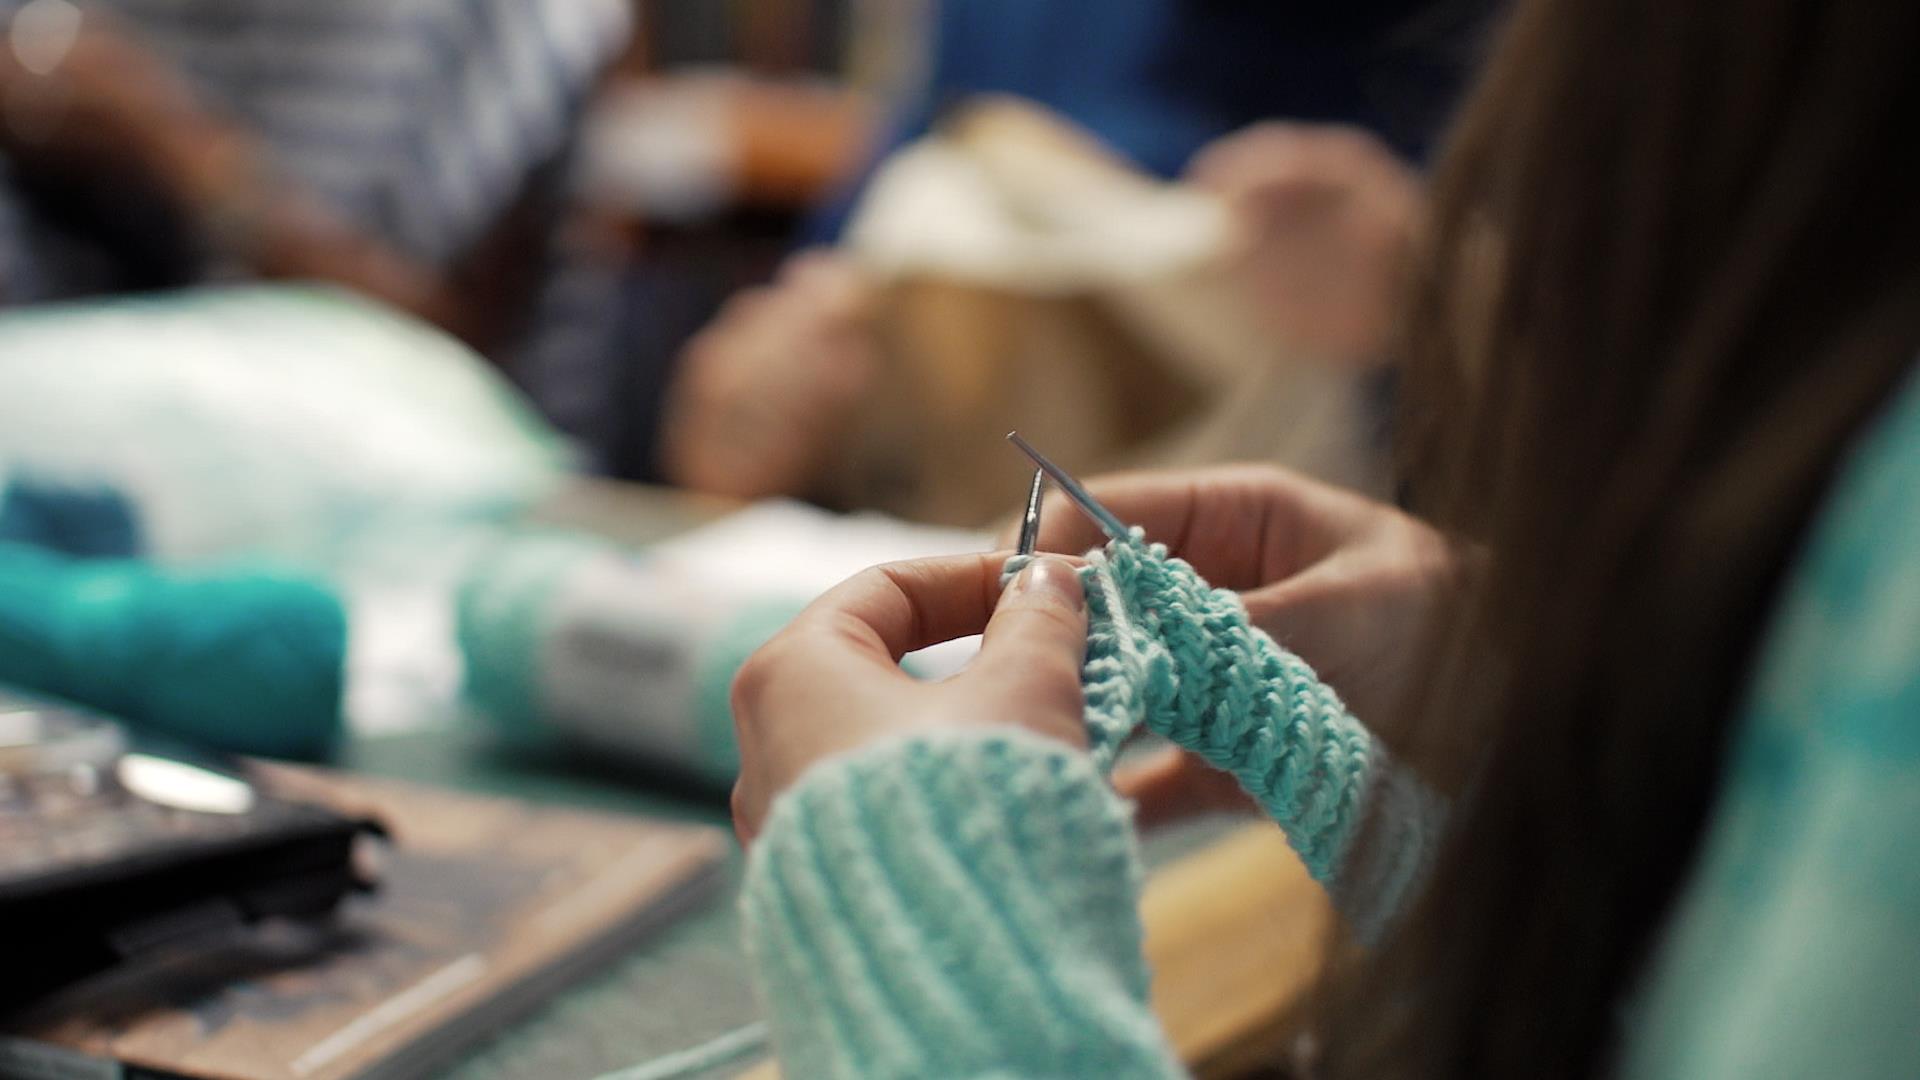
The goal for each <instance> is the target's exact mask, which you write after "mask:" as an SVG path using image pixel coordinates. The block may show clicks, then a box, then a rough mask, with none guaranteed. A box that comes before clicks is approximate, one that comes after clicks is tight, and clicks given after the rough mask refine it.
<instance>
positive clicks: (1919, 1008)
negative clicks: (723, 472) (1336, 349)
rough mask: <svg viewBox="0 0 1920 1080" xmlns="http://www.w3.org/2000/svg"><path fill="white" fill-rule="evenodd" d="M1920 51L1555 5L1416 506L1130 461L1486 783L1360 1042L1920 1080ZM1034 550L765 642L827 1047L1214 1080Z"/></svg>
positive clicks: (875, 1069)
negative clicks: (1148, 906)
mask: <svg viewBox="0 0 1920 1080" xmlns="http://www.w3.org/2000/svg"><path fill="white" fill-rule="evenodd" d="M1915 55H1920V7H1916V6H1915V5H1911V4H1901V3H1890V2H1889V3H1881V2H1875V0H1863V2H1858V3H1852V2H1847V3H1834V2H1831V0H1771V2H1765V3H1750V4H1744V5H1732V4H1723V3H1713V2H1707V0H1657V2H1656V0H1616V2H1610V3H1605V4H1601V3H1594V2H1586V3H1570V2H1562V3H1555V2H1549V0H1534V2H1522V3H1519V4H1518V5H1516V7H1515V9H1514V10H1513V12H1512V14H1511V16H1510V18H1509V20H1508V22H1507V25H1506V26H1505V27H1504V29H1503V30H1502V32H1501V34H1500V37H1499V39H1498V42H1497V44H1496V47H1495V49H1494V51H1493V54H1492V56H1491V58H1490V60H1489V63H1488V65H1487V67H1486V70H1485V71H1484V73H1483V75H1482V78H1481V80H1480V83H1479V85H1478V86H1477V88H1476V89H1475V90H1474V91H1473V93H1472V94H1471V96H1470V98H1469V100H1468V102H1467V103H1466V105H1465V107H1464V109H1463V112H1462V114H1461V115H1460V117H1459V118H1458V120H1457V122H1456V125H1455V128H1454V130H1453V132H1452V134H1451V138H1450V141H1449V143H1448V145H1447V147H1446V149H1445V151H1444V153H1443V156H1442V159H1441V162H1440V164H1439V166H1438V168H1437V170H1436V174H1435V177H1434V182H1433V187H1434V196H1433V207H1432V217H1431V221H1430V222H1429V227H1428V228H1429V231H1428V237H1427V246H1426V253H1425V257H1424V260H1423V262H1422V265H1421V266H1420V267H1419V273H1418V275H1417V281H1418V288H1417V295H1416V296H1415V298H1414V300H1413V302H1412V303H1411V305H1410V307H1409V316H1408V319H1407V333H1406V335H1405V340H1406V342H1407V346H1406V350H1405V353H1406V357H1407V365H1406V372H1405V377H1404V379H1403V382H1402V385H1401V390H1400V393H1401V398H1402V402H1403V405H1404V409H1405V416H1404V417H1403V419H1402V423H1401V424H1400V427H1399V434H1400V437H1401V440H1402V450H1403V454H1402V460H1403V462H1404V466H1405V473H1404V477H1405V481H1406V490H1407V491H1408V493H1409V496H1410V501H1411V504H1412V506H1413V508H1414V509H1415V510H1416V511H1417V514H1418V516H1414V515H1411V514H1407V513H1403V512H1401V511H1399V510H1396V509H1394V508H1390V507H1387V506H1382V505H1378V504H1373V503H1369V502H1367V501H1365V500H1362V499H1360V498H1358V497H1356V496H1352V495H1349V494H1346V493H1343V492H1339V491H1336V490H1333V489H1330V488H1325V487H1322V486H1319V485H1316V484H1313V483H1311V482H1309V481H1306V480H1304V479H1302V478H1299V477H1296V476H1292V475H1290V474H1286V473H1282V472H1279V471H1277V470H1267V469H1260V468H1248V467H1240V468H1230V469H1219V470H1212V471H1206V472H1199V473H1189V474H1182V475H1151V474H1148V475H1140V476H1133V477H1123V478H1118V479H1116V480H1113V481H1111V482H1109V483H1107V484H1105V485H1097V486H1096V487H1095V493H1096V494H1097V495H1100V496H1101V497H1102V498H1103V500H1104V501H1106V502H1107V503H1108V504H1109V505H1110V506H1111V507H1112V509H1113V510H1115V511H1116V512H1117V513H1118V514H1119V515H1120V516H1121V517H1123V518H1125V519H1127V520H1129V521H1131V522H1134V523H1137V524H1139V525H1142V526H1143V527H1144V528H1145V530H1146V532H1147V534H1148V536H1149V538H1151V539H1155V540H1161V541H1164V542H1166V543H1167V544H1168V545H1169V546H1170V547H1171V548H1173V550H1174V553H1175V554H1178V555H1181V556H1183V557H1184V558H1186V559H1187V560H1189V561H1190V562H1191V563H1192V564H1193V565H1194V566H1195V567H1196V568H1197V569H1198V570H1199V571H1200V572H1201V573H1202V574H1204V575H1206V576H1207V578H1208V579H1209V580H1210V581H1211V582H1212V583H1213V584H1215V585H1219V586H1223V587H1228V588H1233V589H1237V590H1240V591H1241V592H1242V594H1243V597H1244V599H1245V602H1246V605H1247V609H1248V613H1249V615H1250V617H1251V618H1252V619H1253V621H1254V622H1255V623H1256V624H1257V625H1259V626H1260V627H1261V628H1263V629H1265V630H1267V631H1269V632H1270V633H1272V634H1273V635H1274V637H1275V638H1276V639H1277V640H1278V641H1279V642H1280V643H1281V644H1283V645H1285V646H1287V647H1288V648H1290V649H1292V650H1293V651H1295V652H1297V653H1298V654H1299V655H1300V656H1301V657H1302V658H1304V659H1305V660H1306V661H1307V662H1309V663H1311V664H1312V665H1313V666H1314V667H1315V668H1316V669H1317V670H1318V672H1319V673H1320V675H1321V676H1322V677H1323V678H1324V679H1325V680H1326V681H1327V682H1329V683H1330V684H1331V685H1332V686H1333V687H1335V688H1336V689H1337V690H1338V691H1339V692H1340V693H1341V695H1342V696H1343V697H1344V698H1345V699H1346V702H1347V704H1348V706H1349V707H1350V708H1351V710H1352V713H1353V714H1354V715H1355V716H1357V717H1358V718H1359V719H1360V720H1361V721H1363V722H1365V723H1366V724H1367V725H1368V727H1370V728H1371V729H1372V731H1373V733H1374V735H1375V736H1377V737H1378V738H1379V739H1381V740H1382V742H1383V743H1384V744H1385V745H1387V746H1390V747H1391V748H1392V756H1393V759H1394V761H1395V762H1396V763H1397V765H1396V767H1397V768H1402V769H1405V770H1407V771H1408V772H1410V773H1411V774H1415V775H1417V776H1418V777H1420V781H1419V782H1420V783H1421V784H1423V785H1425V786H1426V787H1428V788H1429V789H1430V790H1431V791H1432V792H1434V793H1435V795H1434V799H1435V801H1436V803H1444V804H1445V806H1446V811H1445V817H1444V822H1443V824H1440V825H1437V826H1436V829H1437V832H1436V835H1437V837H1438V840H1437V842H1436V847H1435V850H1434V851H1433V853H1432V855H1431V858H1430V860H1428V861H1427V862H1424V863H1423V864H1422V865H1421V867H1420V874H1419V877H1418V880H1417V881H1416V882H1415V883H1414V885H1413V887H1412V888H1411V889H1410V891H1409V892H1408V893H1407V895H1406V896H1405V897H1404V899H1401V900H1399V901H1398V902H1397V903H1395V904H1394V905H1392V910H1390V911H1388V912H1387V913H1386V917H1385V919H1384V921H1383V923H1382V925H1381V927H1380V929H1379V933H1378V935H1377V938H1378V940H1377V941H1375V942H1373V943H1372V944H1370V945H1369V946H1368V947H1367V948H1364V949H1361V950H1356V951H1354V952H1353V953H1352V954H1351V955H1352V958H1351V959H1348V958H1347V957H1348V956H1349V953H1348V952H1347V951H1343V952H1342V953H1341V960H1340V962H1339V963H1337V964H1336V965H1334V966H1333V967H1332V968H1331V969H1330V975H1329V980H1330V982H1329V986H1328V988H1327V993H1326V994H1325V995H1324V1005H1325V1009H1324V1015H1323V1016H1322V1018H1321V1021H1320V1025H1319V1034H1320V1036H1321V1037H1320V1038H1319V1039H1318V1040H1317V1042H1318V1044H1319V1045H1320V1046H1321V1047H1322V1050H1323V1054H1322V1060H1321V1061H1320V1063H1319V1066H1320V1071H1321V1072H1323V1073H1324V1075H1326V1076H1329V1077H1336V1078H1337V1077H1363V1078H1376V1077H1380V1078H1384V1077H1396V1078H1397V1077H1475V1078H1484V1077H1561V1076H1566V1077H1599V1076H1630V1077H1669V1076H1671V1077H1719V1076H1727V1077H1733V1076H1738V1077H1759V1076H1782V1077H1786V1076H1793V1077H1801V1076H1809V1075H1815V1074H1818V1075H1822V1076H1826V1077H1835V1078H1854V1077H1911V1076H1920V1034H1917V1033H1920V1021H1917V1020H1916V1017H1920V376H1916V374H1915V372H1916V370H1920V369H1916V364H1915V358H1916V355H1920V199H1916V198H1915V197H1914V193H1915V192H1916V191H1920V154H1915V153H1914V152H1913V148H1912V145H1911V142H1912V138H1913V134H1914V133H1915V132H1916V131H1920V65H1916V64H1914V63H1913V62H1912V57H1914V56H1915ZM1049 525H1050V529H1049V535H1047V536H1046V537H1045V543H1046V546H1048V548H1049V549H1050V550H1068V551H1072V550H1081V549H1083V548H1085V547H1087V546H1089V545H1091V544H1092V543H1093V542H1094V541H1095V540H1096V539H1097V536H1096V535H1095V534H1094V533H1093V532H1092V530H1091V529H1090V528H1087V527H1084V526H1082V525H1081V524H1080V523H1078V522H1076V521H1075V520H1073V518H1072V516H1071V515H1070V514H1068V513H1065V512H1054V513H1052V514H1050V516H1049ZM1004 558H1005V556H1004V554H1002V555H982V556H968V557H960V558H953V559H945V560H930V561H924V562H918V563H911V564H899V565H895V566H891V567H884V568H880V569H878V570H875V571H870V572H868V573H867V574H864V575H862V576H860V577H858V578H855V579H853V580H852V581H850V582H848V583H847V584H846V585H843V586H842V587H840V588H839V589H837V590H835V591H834V592H832V593H830V594H828V595H827V596H826V597H824V598H823V599H822V600H821V601H819V602H818V603H817V604H816V605H815V606H814V607H813V608H812V609H810V610H809V611H808V612H807V613H806V614H804V615H802V616H801V617H800V618H799V619H798V620H796V621H795V623H794V624H793V625H792V626H791V627H790V628H789V629H788V630H787V631H785V632H783V633H782V634H781V635H780V636H779V637H777V638H775V639H774V641H773V642H771V643H770V644H769V645H768V646H767V647H766V648H765V649H764V650H763V651H762V652H761V653H759V654H758V655H757V656H756V657H755V658H754V659H753V660H752V661H751V662H750V663H749V664H748V666H747V667H746V668H745V669H744V670H743V672H742V674H741V676H740V679H739V680H738V682H737V684H736V687H735V711H736V720H737V723H738V726H739V731H740V735H741V745H742V754H743V764H744V767H743V773H742V778H741V781H740V785H739V787H738V788H737V789H736V792H735V814H736V821H737V823H738V826H739V828H740V831H741V834H742V836H743V837H747V838H749V839H750V840H751V841H752V842H753V847H754V850H753V852H752V857H751V862H750V872H749V878H748V882H747V886H746V897H745V910H746V913H747V932H748V938H749V945H750V946H751V948H752V949H753V952H754V955H755V959H756V964H757V968H758V971H759V973H760V976H761V980H762V984H763V987H764V989H765V991H766V999H767V1007H768V1009H769V1012H770V1016H771V1019H772V1021H773V1025H774V1030H775V1034H776V1037H777V1040H778V1044H779V1048H780V1052H781V1056H782V1059H783V1061H785V1062H786V1063H787V1064H788V1066H789V1068H790V1069H791V1070H792V1072H793V1073H794V1074H795V1075H801V1076H806V1077H809V1078H812V1077H829V1076H901V1077H905V1076H917V1077H948V1076H956V1077H959V1076H964V1077H987V1076H993V1077H1038V1076H1069V1075H1071V1076H1091V1075H1101V1074H1105V1075H1111V1076H1117V1077H1130V1076H1164V1075H1174V1074H1177V1071H1178V1066H1177V1064H1175V1063H1174V1062H1173V1061H1172V1058H1171V1054H1170V1051H1169V1050H1168V1049H1167V1047H1166V1044H1165V1040H1164V1037H1163V1036H1162V1035H1161V1033H1160V1032H1159V1030H1158V1028H1157V1027H1156V1026H1155V1024H1154V1022H1153V1020H1152V1016H1151V1013H1150V1011H1149V1010H1148V1007H1147V1003H1146V1001H1145V973H1144V970H1143V969H1144V963H1143V961H1142V959H1141V956H1140V952H1139V940H1138V924H1137V921H1136V920H1135V918H1134V916H1133V914H1132V911H1133V905H1134V903H1135V900H1136V890H1137V886H1138V881H1139V876H1140V875H1139V868H1138V861H1137V857H1136V855H1135V853H1134V848H1133V844H1132V839H1131V829H1130V824H1129V821H1128V815H1127V811H1126V809H1125V806H1124V804H1123V802H1122V801H1121V800H1120V798H1119V797H1117V796H1116V795H1115V794H1114V793H1113V791H1112V790H1111V789H1110V788H1109V787H1108V786H1107V785H1106V783H1105V782H1104V780H1103V779H1102V778H1101V777H1100V775H1099V774H1098V772H1097V770H1096V769H1094V767H1093V766H1092V765H1091V763H1090V762H1089V760H1088V759H1087V757H1086V755H1085V753H1084V751H1083V748H1084V747H1085V745H1086V741H1087V736H1086V732H1085V729H1084V726H1083V724H1082V720H1081V717H1082V708H1083V699H1082V692H1081V659H1082V657H1083V655H1084V654H1085V650H1086V640H1085V635H1086V626H1087V614H1086V603H1085V601H1084V598H1083V596H1082V592H1081V585H1080V581H1079V579H1078V578H1077V577H1076V575H1075V573H1074V570H1073V567H1072V566H1070V565H1069V564H1067V563H1065V562H1063V561H1061V560H1057V559H1041V560H1039V561H1037V562H1036V563H1034V564H1033V565H1031V566H1030V567H1029V568H1028V569H1027V570H1026V571H1024V572H1023V573H1022V574H1021V575H1020V577H1019V578H1017V579H1016V580H1015V582H1014V584H1013V585H1012V586H1011V587H1010V588H1009V589H1008V590H1007V591H1006V592H1005V593H1004V594H1002V593H1001V591H1000V589H999V587H998V576H999V572H1000V567H1001V565H1002V563H1003V561H1004ZM983 627H984V628H985V631H986V639H985V643H984V645H983V648H982V651H981V654H980V656H979V658H978V659H977V661H976V662H975V664H974V665H973V666H972V667H970V668H969V669H968V671H967V672H965V673H963V674H962V675H960V676H958V677H956V678H954V679H950V680H947V681H945V682H942V683H937V684H922V683H916V682H913V681H911V680H910V679H908V678H907V677H906V676H904V675H903V674H901V673H900V672H899V671H898V668H897V666H896V664H895V660H896V659H897V657H898V655H899V654H900V653H901V652H902V651H904V650H907V649H911V648H915V647H918V646H920V645H923V644H926V643H928V642H931V641H936V640H941V639H944V638H949V637H954V636H959V635H964V634H968V633H973V632H977V631H980V630H981V629H982V628H983ZM1221 783H1223V781H1221V780H1220V779H1219V778H1218V776H1217V775H1215V774H1211V773H1209V772H1207V771H1206V769H1205V767H1204V766H1202V765H1200V764H1199V763H1198V762H1197V761H1196V760H1195V759H1193V758H1191V757H1188V758H1184V759H1180V760H1175V761H1169V762H1163V763H1161V764H1159V765H1158V766H1156V767H1155V769H1154V770H1153V771H1152V772H1151V773H1150V774H1149V775H1147V776H1146V778H1145V779H1144V780H1140V781H1136V782H1135V783H1134V784H1133V785H1132V786H1131V787H1130V789H1129V790H1131V791H1133V792H1135V793H1137V794H1139V795H1140V796H1141V798H1142V800H1143V801H1142V807H1143V810H1147V811H1152V810H1155V809H1156V806H1157V801H1156V800H1157V798H1158V796H1159V795H1160V794H1163V793H1165V792H1169V791H1175V792H1187V793H1194V792H1201V793H1204V792H1209V791H1215V790H1217V789H1218V787H1219V786H1220V785H1221ZM1376 801H1377V800H1376ZM1355 813H1356V814H1357V815H1359V816H1360V817H1361V818H1363V819H1371V818H1374V817H1378V816H1380V811H1379V809H1378V807H1369V806H1364V805H1363V806H1361V807H1359V808H1358V809H1357V810H1356V811H1355ZM1289 824H1291V823H1290V822H1287V821H1284V820H1283V821H1282V825H1283V826H1285V825H1289ZM1355 831H1356V835H1357V837H1358V839H1356V840H1355V841H1354V844H1355V845H1356V846H1357V847H1358V848H1362V849H1364V848H1365V847H1366V845H1367V844H1368V843H1369V841H1368V829H1367V828H1366V827H1356V830H1355ZM1293 839H1295V842H1296V845H1298V844H1299V842H1300V838H1299V837H1297V836H1295V837H1293ZM1335 897H1336V900H1337V901H1339V902H1340V903H1342V904H1343V905H1344V904H1347V903H1349V902H1357V903H1360V904H1362V905H1364V904H1365V903H1367V900H1366V898H1364V897H1358V898H1356V897H1350V896H1348V895H1346V894H1344V893H1343V891H1342V890H1340V889H1336V890H1335Z"/></svg>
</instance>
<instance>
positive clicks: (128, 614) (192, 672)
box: [0, 546, 347, 758]
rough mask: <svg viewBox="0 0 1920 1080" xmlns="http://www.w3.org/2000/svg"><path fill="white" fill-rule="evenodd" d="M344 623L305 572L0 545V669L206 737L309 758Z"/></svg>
mask: <svg viewBox="0 0 1920 1080" xmlns="http://www.w3.org/2000/svg"><path fill="white" fill-rule="evenodd" d="M346 641H347V623H346V613H345V611H344V609H343V608H342V606H341V604H340V601H339V599H338V598H337V597H336V596H335V595H334V594H333V592H332V591H331V590H330V589H328V588H327V587H326V586H324V585H323V584H321V583H320V582H318V581H315V580H313V579H311V578H308V577H304V576H301V575H298V574H292V573H287V572H282V571H276V570H271V569H240V570H228V571H222V572H212V573H179V572H169V571H162V570H158V569H155V568H153V567H151V566H149V565H146V564H142V563H135V562H125V561H113V562H76V561H71V560H66V559H63V558H61V557H59V556H56V555H51V554H49V553H46V552H39V551H34V550H32V549H26V548H21V547H17V546H7V547H0V682H8V683H12V684H14V685H16V686H18V687H21V688H23V689H27V690H33V691H38V692H40V693H44V694H51V695H54V696H58V697H63V698H66V699H68V700H71V701H74V702H77V703H80V704H83V705H87V706H90V707H92V708H96V709H99V710H101V711H103V712H106V713H108V714H110V715H113V716H116V717H118V718H120V719H121V720H124V721H126V722H127V723H128V724H129V725H130V726H132V727H134V728H135V729H137V730H144V731H148V732H151V733H154V734H158V735H164V736H168V737H172V738H177V739H182V740H186V741H188V742H192V743H195V744H198V745H201V746H205V747H209V748H212V749H218V750H226V751H231V752H235V753H245V754H259V755H265V756H271V757H292V758H313V757H319V756H323V755H324V754H326V753H327V752H328V751H329V750H330V749H331V748H332V747H333V745H334V744H335V743H336V742H337V741H338V738H339V735H340V730H341V701H342V692H343V688H344V681H345V665H346Z"/></svg>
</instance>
